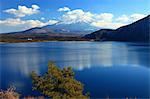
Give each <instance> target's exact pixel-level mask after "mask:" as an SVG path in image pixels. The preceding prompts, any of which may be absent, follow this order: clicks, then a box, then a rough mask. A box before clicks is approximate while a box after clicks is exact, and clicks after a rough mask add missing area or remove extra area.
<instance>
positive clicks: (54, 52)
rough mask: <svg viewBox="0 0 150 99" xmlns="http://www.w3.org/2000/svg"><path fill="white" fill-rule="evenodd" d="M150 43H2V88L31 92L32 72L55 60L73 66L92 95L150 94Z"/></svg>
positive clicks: (96, 96) (39, 70) (79, 78)
mask: <svg viewBox="0 0 150 99" xmlns="http://www.w3.org/2000/svg"><path fill="white" fill-rule="evenodd" d="M149 49H150V46H148V44H144V43H138V44H137V43H124V42H86V41H85V42H83V41H82V42H72V41H71V42H38V43H1V44H0V55H1V57H0V63H1V64H0V78H1V79H0V85H1V86H0V87H1V88H0V89H6V88H8V86H10V85H14V86H15V87H16V90H17V91H18V92H19V93H21V94H22V96H23V95H33V94H36V95H38V92H36V91H32V82H31V78H30V73H31V71H36V72H37V73H38V74H43V73H45V72H46V71H47V63H48V61H49V60H53V61H55V62H56V64H57V65H58V66H59V67H60V68H63V67H65V66H72V68H73V70H74V71H75V77H76V79H78V80H79V81H81V82H82V83H84V89H85V90H84V91H85V92H90V96H91V97H92V98H106V97H111V98H125V97H137V98H148V97H150V94H149V93H150V64H149V60H150V52H149Z"/></svg>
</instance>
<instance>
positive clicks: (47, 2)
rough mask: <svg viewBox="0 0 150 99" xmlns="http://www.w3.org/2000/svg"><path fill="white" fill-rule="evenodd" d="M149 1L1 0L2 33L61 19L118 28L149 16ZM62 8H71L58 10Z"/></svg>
mask: <svg viewBox="0 0 150 99" xmlns="http://www.w3.org/2000/svg"><path fill="white" fill-rule="evenodd" d="M148 4H149V1H148V0H1V8H0V11H1V17H0V26H1V30H0V32H1V33H3V32H13V31H20V30H25V29H28V28H32V27H38V26H44V25H49V24H54V23H55V22H58V21H63V24H66V23H67V24H71V23H75V22H79V21H77V19H79V20H80V22H88V23H89V24H91V25H94V26H96V27H101V28H105V27H106V28H111V27H112V28H117V27H119V26H122V25H125V24H129V23H132V22H134V21H136V20H138V19H140V18H143V17H145V16H146V15H148V14H149V7H148V6H149V5H148ZM33 5H35V6H33ZM18 6H20V8H21V9H22V8H24V7H26V8H25V9H26V12H25V11H24V9H22V10H18ZM60 8H64V9H65V8H68V10H66V11H65V10H61V11H59V9H60ZM10 9H11V10H10ZM12 9H13V10H12ZM28 9H29V10H31V11H29V10H28ZM27 10H28V11H27ZM81 16H84V17H81ZM65 18H67V19H68V20H66V19H65ZM75 18H76V19H75ZM68 21H70V22H69V23H68ZM16 22H18V23H16ZM38 24H39V25H38ZM25 25H26V27H24V26H25ZM113 26H115V27H113Z"/></svg>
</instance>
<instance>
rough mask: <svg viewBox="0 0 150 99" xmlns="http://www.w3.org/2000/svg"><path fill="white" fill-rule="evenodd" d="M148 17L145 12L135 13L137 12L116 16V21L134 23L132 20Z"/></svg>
mask: <svg viewBox="0 0 150 99" xmlns="http://www.w3.org/2000/svg"><path fill="white" fill-rule="evenodd" d="M144 17H146V15H144V14H138V13H135V14H131V15H125V14H124V15H122V16H120V17H118V18H116V21H117V22H122V23H132V22H135V21H137V20H139V19H142V18H144Z"/></svg>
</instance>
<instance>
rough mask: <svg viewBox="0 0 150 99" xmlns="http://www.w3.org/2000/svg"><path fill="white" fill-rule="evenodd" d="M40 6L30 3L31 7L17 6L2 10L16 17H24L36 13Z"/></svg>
mask: <svg viewBox="0 0 150 99" xmlns="http://www.w3.org/2000/svg"><path fill="white" fill-rule="evenodd" d="M39 9H40V7H39V6H38V5H32V6H31V8H28V7H26V6H18V9H13V8H12V9H7V10H4V12H6V13H9V14H13V15H15V16H16V17H25V16H26V15H32V14H37V13H38V12H39Z"/></svg>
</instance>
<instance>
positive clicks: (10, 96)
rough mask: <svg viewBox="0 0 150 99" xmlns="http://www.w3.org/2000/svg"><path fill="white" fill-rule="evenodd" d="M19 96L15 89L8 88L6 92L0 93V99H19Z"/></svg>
mask: <svg viewBox="0 0 150 99" xmlns="http://www.w3.org/2000/svg"><path fill="white" fill-rule="evenodd" d="M19 96H20V95H19V94H18V93H17V92H15V88H13V87H12V88H8V89H7V90H6V91H4V90H1V91H0V99H19Z"/></svg>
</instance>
